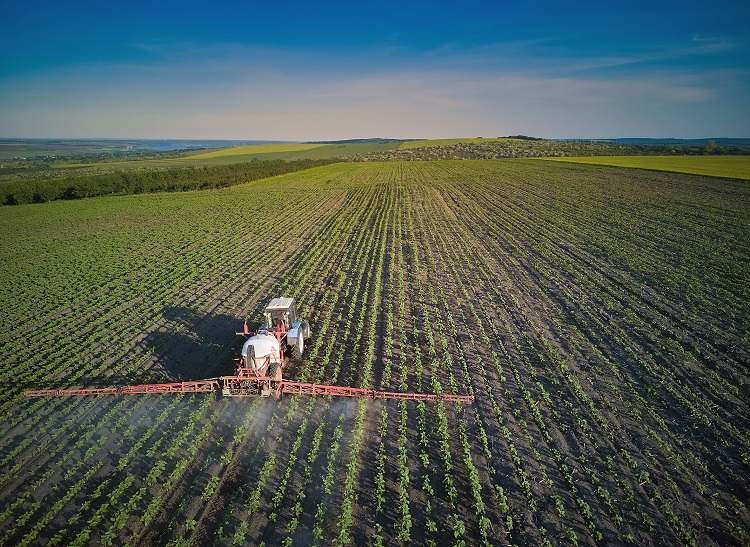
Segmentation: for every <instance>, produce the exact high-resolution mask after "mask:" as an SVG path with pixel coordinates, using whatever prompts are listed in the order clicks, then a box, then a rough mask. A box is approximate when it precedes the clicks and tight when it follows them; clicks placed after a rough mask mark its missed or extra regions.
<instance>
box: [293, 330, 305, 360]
mask: <svg viewBox="0 0 750 547" xmlns="http://www.w3.org/2000/svg"><path fill="white" fill-rule="evenodd" d="M303 351H305V337H304V335H303V334H302V333H301V332H299V331H298V332H297V342H296V343H295V344H294V345H293V346H292V357H296V358H299V357H302V352H303Z"/></svg>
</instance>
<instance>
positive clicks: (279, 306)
mask: <svg viewBox="0 0 750 547" xmlns="http://www.w3.org/2000/svg"><path fill="white" fill-rule="evenodd" d="M263 318H264V322H263V323H261V325H260V326H259V327H258V329H257V330H256V331H250V329H249V327H248V324H247V320H245V323H244V327H243V331H242V332H238V333H237V334H238V335H240V336H243V337H245V339H246V340H245V343H244V344H243V346H242V355H241V357H240V358H239V359H238V365H237V370H236V371H235V373H234V376H220V377H218V378H208V379H205V380H192V381H187V382H172V383H167V384H141V385H133V386H120V387H95V388H82V389H36V390H28V391H25V392H24V394H25V395H26V396H28V397H64V396H78V395H145V394H160V393H209V392H220V393H221V395H222V396H224V397H258V396H260V397H269V396H271V395H273V396H274V397H276V398H277V399H279V398H281V395H282V394H284V393H288V394H291V395H333V396H336V397H366V398H370V399H406V400H440V401H459V402H464V403H470V402H471V401H473V400H474V397H472V396H470V395H455V394H450V393H404V392H398V391H377V390H374V389H364V388H356V387H344V386H332V385H323V384H310V383H303V382H293V381H289V380H285V379H284V378H283V371H284V356H285V354H286V353H291V355H292V356H293V357H301V356H302V353H303V351H304V349H305V340H308V339H309V338H310V325H309V323H308V322H307V321H300V319H299V317H298V316H297V306H296V304H295V301H294V299H293V298H274V299H272V300H271V301H270V302H269V303H268V305H267V306H266V309H265V311H264V312H263Z"/></svg>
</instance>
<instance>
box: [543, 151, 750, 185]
mask: <svg viewBox="0 0 750 547" xmlns="http://www.w3.org/2000/svg"><path fill="white" fill-rule="evenodd" d="M539 159H545V160H554V161H566V162H573V163H587V164H596V165H612V166H615V167H636V168H639V169H655V170H658V171H674V172H677V173H689V174H692V175H709V176H714V177H727V178H733V179H748V180H750V156H593V157H576V158H539Z"/></svg>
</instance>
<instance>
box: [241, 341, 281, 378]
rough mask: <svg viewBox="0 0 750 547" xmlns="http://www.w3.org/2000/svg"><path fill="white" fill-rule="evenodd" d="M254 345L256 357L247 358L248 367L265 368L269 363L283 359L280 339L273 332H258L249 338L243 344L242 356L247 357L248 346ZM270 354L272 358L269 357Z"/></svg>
mask: <svg viewBox="0 0 750 547" xmlns="http://www.w3.org/2000/svg"><path fill="white" fill-rule="evenodd" d="M249 346H253V349H254V350H255V351H254V354H255V358H254V359H252V360H250V359H247V361H246V362H247V365H246V366H247V367H248V368H251V367H254V368H257V369H260V370H264V369H265V368H266V367H267V366H268V363H278V362H279V361H280V360H281V359H280V358H279V357H280V351H279V349H280V348H279V341H278V340H277V339H276V337H275V336H274V335H273V334H266V333H258V334H256V335H254V336H251V337H250V338H248V339H247V341H246V342H245V344H244V345H243V346H242V356H243V357H245V358H247V354H248V347H249ZM269 355H270V357H271V358H270V359H269V358H268V357H269Z"/></svg>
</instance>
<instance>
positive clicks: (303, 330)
mask: <svg viewBox="0 0 750 547" xmlns="http://www.w3.org/2000/svg"><path fill="white" fill-rule="evenodd" d="M299 331H300V332H301V333H302V334H303V335H304V337H305V338H310V323H308V322H307V321H303V322H302V324H301V325H300V326H299Z"/></svg>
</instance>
